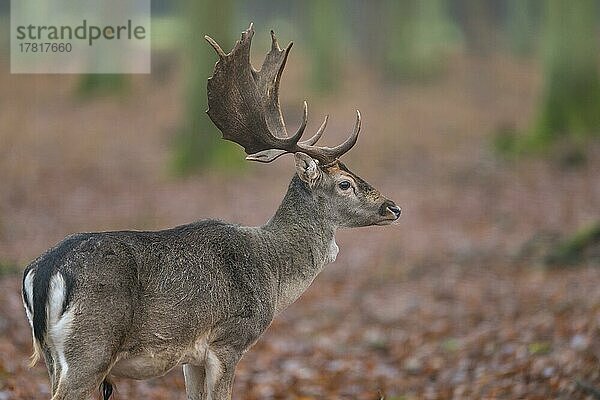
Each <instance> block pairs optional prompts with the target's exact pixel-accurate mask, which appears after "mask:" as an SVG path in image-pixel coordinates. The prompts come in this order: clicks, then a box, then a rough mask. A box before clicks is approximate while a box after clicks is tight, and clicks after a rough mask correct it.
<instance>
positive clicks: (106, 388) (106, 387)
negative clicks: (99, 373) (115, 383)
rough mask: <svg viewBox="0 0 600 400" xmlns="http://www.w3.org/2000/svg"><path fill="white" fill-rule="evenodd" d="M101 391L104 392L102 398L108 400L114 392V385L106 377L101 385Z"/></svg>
mask: <svg viewBox="0 0 600 400" xmlns="http://www.w3.org/2000/svg"><path fill="white" fill-rule="evenodd" d="M100 391H101V392H102V399H103V400H108V399H109V398H110V395H111V394H112V392H113V387H112V385H111V383H110V382H108V381H107V380H106V379H105V380H103V381H102V384H101V385H100Z"/></svg>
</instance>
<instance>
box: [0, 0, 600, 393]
mask: <svg viewBox="0 0 600 400" xmlns="http://www.w3.org/2000/svg"><path fill="white" fill-rule="evenodd" d="M152 17H153V18H152V46H153V53H152V73H151V74H150V75H11V74H10V60H9V36H8V34H9V30H8V24H9V7H8V2H5V1H3V2H0V399H2V400H6V399H44V398H48V397H49V386H48V379H47V375H46V372H45V368H44V367H43V366H42V365H39V364H38V366H37V367H35V368H34V369H32V370H28V369H27V366H26V365H27V362H28V359H27V358H28V356H29V354H30V353H31V334H30V331H29V328H28V326H27V323H26V318H25V313H24V312H23V309H22V303H21V299H20V284H21V281H20V280H21V271H22V270H23V268H24V267H25V265H26V264H27V263H28V262H29V261H30V260H32V259H33V258H35V257H37V256H38V255H39V254H40V253H42V252H43V251H45V250H46V249H47V248H49V247H51V246H52V245H54V244H55V243H57V242H58V241H60V240H62V238H63V237H64V236H66V235H67V234H70V233H73V232H78V231H99V230H119V229H136V230H145V229H162V228H167V227H171V226H175V225H178V224H184V223H188V222H191V221H193V220H196V219H202V218H207V217H215V218H220V219H225V220H229V221H235V222H239V223H241V224H245V225H258V224H262V223H264V222H265V221H266V220H267V219H268V218H269V217H270V216H271V215H272V213H274V211H275V209H276V207H277V206H278V204H279V202H280V201H281V199H282V198H283V195H284V193H285V191H286V188H287V184H288V182H289V180H290V178H291V176H292V174H293V171H294V170H293V161H292V157H289V156H287V157H282V158H281V159H279V160H277V161H276V162H274V163H273V164H268V165H262V164H257V163H247V162H245V161H244V160H243V157H244V155H243V153H242V151H240V148H239V147H238V146H237V145H235V144H232V143H229V142H225V141H223V140H221V139H220V133H219V132H218V131H217V129H216V128H215V127H214V126H213V125H212V124H211V122H210V120H209V119H208V117H207V116H206V114H205V112H204V111H205V110H206V108H207V107H206V79H207V78H208V76H209V75H210V74H211V72H212V68H213V66H214V63H215V62H216V56H215V54H214V52H213V50H212V49H211V48H210V47H209V46H208V45H207V43H206V42H205V41H204V39H203V36H204V35H205V34H210V35H211V36H212V37H213V38H215V39H216V40H217V42H219V43H220V44H221V46H222V47H223V48H224V49H225V50H226V51H227V50H229V49H230V48H231V47H232V46H233V43H234V41H235V40H236V39H237V38H238V37H239V34H240V33H241V31H242V30H243V29H245V28H246V27H247V26H248V24H249V23H250V22H254V24H255V29H256V35H255V38H254V43H253V48H252V62H253V64H254V66H255V67H256V68H258V67H259V66H260V65H261V63H262V59H263V57H264V54H266V52H267V50H268V49H269V46H270V43H269V41H270V37H269V30H270V29H273V30H275V32H276V33H277V35H278V38H279V41H280V43H281V44H282V45H285V44H287V43H288V42H289V41H292V40H293V41H294V42H295V45H294V48H293V50H292V53H291V56H290V59H289V60H288V63H287V68H286V71H285V73H284V75H283V79H282V84H281V93H280V97H281V103H282V108H283V110H284V115H285V118H286V121H287V123H288V126H290V127H291V129H292V130H295V128H296V127H297V125H298V123H299V121H300V118H301V110H302V101H303V100H305V99H306V100H307V101H308V103H309V125H308V128H307V131H309V132H314V131H315V130H316V129H317V127H318V126H319V125H320V123H321V121H322V118H323V117H324V116H325V114H330V116H331V118H330V122H329V126H328V131H327V133H326V135H325V137H324V139H322V141H323V143H326V144H329V145H332V144H336V143H339V142H340V141H341V140H343V138H344V137H346V135H347V134H348V133H349V132H350V130H351V128H352V125H353V116H354V110H355V109H357V108H358V109H360V110H361V113H362V115H363V130H362V132H363V133H362V134H361V137H360V138H359V143H358V145H357V146H356V147H355V148H354V149H353V150H352V151H351V152H350V153H349V154H348V155H346V156H345V159H344V161H345V162H346V164H347V165H348V166H349V167H350V168H351V169H352V170H353V171H354V172H356V173H357V174H359V175H360V176H362V177H363V178H365V179H366V180H367V181H368V182H370V183H371V184H373V186H375V187H377V188H378V189H380V190H381V191H382V192H383V193H384V194H386V195H387V196H388V197H390V198H392V199H394V200H395V201H396V203H398V205H400V206H401V207H402V208H403V216H402V218H401V219H400V221H399V224H398V225H394V226H390V227H383V228H382V227H373V228H364V229H361V230H353V231H342V232H340V233H339V234H338V239H337V242H338V244H339V246H340V254H339V256H338V258H337V261H336V262H335V263H334V264H332V265H330V266H328V267H327V268H326V269H325V270H324V272H323V273H322V274H321V275H320V276H319V278H318V279H316V281H315V283H314V284H313V285H312V287H311V288H310V289H309V290H308V291H307V293H306V294H305V295H304V296H303V297H302V298H301V299H300V300H299V301H298V302H297V303H295V304H294V305H292V306H291V307H290V308H289V309H288V310H287V311H285V312H284V313H283V314H282V315H281V316H280V317H279V318H278V319H277V320H276V321H275V322H274V323H273V325H272V327H271V328H270V330H269V331H268V332H267V333H266V334H265V336H264V337H263V339H262V340H261V341H259V343H258V344H257V345H256V346H255V347H254V349H253V350H251V351H250V352H249V353H248V354H247V355H246V356H245V358H244V359H243V361H242V362H241V364H240V367H239V370H238V373H237V376H236V381H235V393H234V398H239V399H338V398H339V399H342V398H343V399H382V398H384V399H390V400H400V399H403V400H405V399H451V398H455V399H463V398H472V399H480V398H490V399H491V398H494V399H495V398H507V399H517V398H527V399H548V398H557V399H579V398H590V399H591V398H600V397H599V394H598V393H600V371H599V368H598V367H599V357H600V343H599V342H598V334H599V330H600V291H599V290H598V285H599V284H600V270H599V269H598V265H599V263H600V222H599V221H600V143H599V141H598V137H599V135H600V81H599V69H598V67H599V64H598V61H599V59H598V56H599V40H600V36H599V28H600V2H599V1H596V0H578V1H572V2H568V1H562V0H547V1H541V0H504V1H502V0H481V1H476V0H448V1H444V0H397V1H394V0H374V1H368V2H367V1H360V0H347V1H344V0H327V1H325V0H309V1H274V0H260V1H240V0H218V1H217V0H187V1H178V2H170V1H166V0H163V1H159V0H153V1H152ZM307 135H308V134H307ZM117 388H118V389H117V393H116V397H115V398H117V399H119V398H120V399H124V398H140V399H141V398H144V399H171V398H183V397H184V389H183V377H182V374H181V372H180V370H179V369H178V370H176V371H173V372H171V373H169V374H168V375H167V376H165V377H163V378H160V379H153V380H149V381H144V382H134V381H126V380H123V381H117Z"/></svg>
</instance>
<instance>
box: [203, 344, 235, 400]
mask: <svg viewBox="0 0 600 400" xmlns="http://www.w3.org/2000/svg"><path fill="white" fill-rule="evenodd" d="M240 358H242V353H241V352H239V351H237V350H236V349H234V348H232V347H217V348H215V349H214V350H208V352H207V358H206V389H207V397H206V399H207V400H230V399H231V391H232V389H233V376H234V374H235V367H236V366H237V364H238V362H239V361H240Z"/></svg>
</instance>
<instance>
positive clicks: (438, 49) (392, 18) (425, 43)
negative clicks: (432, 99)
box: [382, 0, 459, 80]
mask: <svg viewBox="0 0 600 400" xmlns="http://www.w3.org/2000/svg"><path fill="white" fill-rule="evenodd" d="M446 5H447V4H446V3H445V2H443V1H441V0H420V1H416V0H411V1H402V2H400V1H396V0H386V1H385V2H384V4H383V18H384V23H383V27H382V29H383V30H384V36H383V37H382V40H383V41H384V43H385V46H384V48H383V49H382V57H383V60H382V62H383V68H384V72H385V74H386V76H387V78H389V79H392V80H414V79H417V80H423V79H429V78H432V77H434V76H436V75H438V74H439V73H440V72H441V71H442V70H443V69H444V67H445V59H446V57H447V55H448V50H449V48H451V46H452V45H453V44H454V43H456V42H457V41H458V38H459V33H458V29H457V27H456V26H455V24H454V23H453V22H452V20H451V19H450V17H449V15H448V12H447V9H446ZM385 30H387V32H385Z"/></svg>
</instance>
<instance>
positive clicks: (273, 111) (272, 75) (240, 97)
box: [204, 24, 360, 165]
mask: <svg viewBox="0 0 600 400" xmlns="http://www.w3.org/2000/svg"><path fill="white" fill-rule="evenodd" d="M252 36H254V28H253V25H252V24H250V27H248V29H247V30H246V31H244V32H242V37H241V38H240V40H238V41H237V42H236V44H235V46H234V47H233V50H231V52H230V53H229V54H225V52H224V51H223V49H221V47H220V46H219V45H218V44H217V43H216V42H215V41H214V40H213V39H212V38H211V37H209V36H205V37H204V38H205V39H206V40H207V41H208V42H209V43H210V44H211V46H212V47H213V48H214V49H215V51H216V52H217V54H218V56H219V61H218V62H217V64H216V65H215V70H214V73H213V76H212V77H211V78H209V79H208V111H207V113H208V116H209V117H210V119H211V120H212V121H213V122H214V124H215V125H216V126H217V128H219V130H221V132H222V133H223V138H224V139H227V140H231V141H232V142H235V143H238V144H239V145H241V146H242V147H244V150H245V151H246V154H248V156H247V157H246V159H247V160H252V161H260V162H271V161H273V160H275V159H276V158H277V157H279V156H281V155H283V154H285V153H297V152H303V153H306V154H308V155H309V156H311V157H312V158H314V159H316V160H319V162H320V163H321V164H322V165H324V164H329V163H332V162H334V161H335V160H337V159H338V158H340V157H341V156H342V155H343V154H344V153H346V152H347V151H348V150H350V149H351V148H352V146H354V144H356V140H357V139H358V133H359V131H360V112H359V111H358V110H357V111H356V123H355V125H354V130H353V131H352V134H351V135H350V137H348V139H346V141H344V142H343V143H342V144H340V145H338V146H335V147H320V146H315V143H316V142H317V141H318V140H319V139H320V138H321V136H322V135H323V132H324V131H325V127H326V126H327V117H325V120H324V121H323V124H322V125H321V127H320V128H319V130H318V131H317V133H315V135H314V136H313V137H311V138H310V139H308V140H305V141H300V138H301V137H302V134H303V133H304V129H305V128H306V123H307V120H308V106H307V104H306V102H304V113H303V117H302V123H301V124H300V127H299V128H298V130H297V131H296V133H294V134H293V135H292V136H290V137H288V134H287V130H286V128H285V123H284V121H283V116H282V114H281V108H280V106H279V82H280V79H281V74H282V73H283V69H284V68H285V63H286V61H287V57H288V54H289V52H290V49H291V48H292V43H290V44H289V45H288V46H287V47H286V48H285V49H283V50H282V49H281V48H280V47H279V44H278V43H277V39H276V38H275V34H274V33H273V31H271V38H272V44H271V51H269V53H268V54H267V56H266V57H265V60H264V62H263V65H262V67H261V69H260V70H259V71H257V70H255V69H254V68H253V67H252V65H251V64H250V45H251V42H252Z"/></svg>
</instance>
